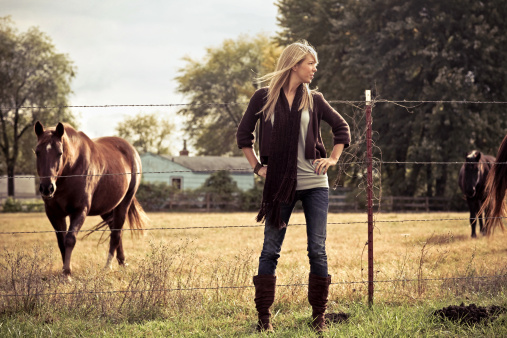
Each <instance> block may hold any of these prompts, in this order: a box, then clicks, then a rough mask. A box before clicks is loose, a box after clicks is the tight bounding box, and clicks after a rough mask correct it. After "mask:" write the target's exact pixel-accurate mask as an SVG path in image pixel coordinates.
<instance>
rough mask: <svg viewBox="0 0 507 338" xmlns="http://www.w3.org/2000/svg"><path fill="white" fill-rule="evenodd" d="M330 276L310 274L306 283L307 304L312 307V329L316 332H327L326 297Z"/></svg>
mask: <svg viewBox="0 0 507 338" xmlns="http://www.w3.org/2000/svg"><path fill="white" fill-rule="evenodd" d="M329 284H331V275H328V276H327V277H320V276H317V275H314V274H312V273H310V277H309V283H308V302H309V303H310V305H311V306H312V327H313V328H314V329H315V331H317V332H323V331H327V325H326V318H325V316H324V314H325V312H326V309H327V297H328V294H329Z"/></svg>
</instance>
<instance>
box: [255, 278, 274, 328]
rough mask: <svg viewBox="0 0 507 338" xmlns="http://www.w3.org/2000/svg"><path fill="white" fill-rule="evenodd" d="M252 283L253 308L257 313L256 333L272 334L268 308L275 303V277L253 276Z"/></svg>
mask: <svg viewBox="0 0 507 338" xmlns="http://www.w3.org/2000/svg"><path fill="white" fill-rule="evenodd" d="M253 283H254V285H255V308H256V309H257V312H259V321H258V322H257V331H259V332H261V331H268V332H273V326H272V325H271V322H270V317H271V311H269V308H270V307H271V305H272V304H273V302H274V301H275V286H276V276H272V275H258V276H254V278H253Z"/></svg>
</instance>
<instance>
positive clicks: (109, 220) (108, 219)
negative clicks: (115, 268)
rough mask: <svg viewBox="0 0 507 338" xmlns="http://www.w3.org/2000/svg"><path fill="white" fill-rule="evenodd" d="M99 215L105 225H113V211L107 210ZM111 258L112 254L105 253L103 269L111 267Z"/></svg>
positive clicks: (110, 227)
mask: <svg viewBox="0 0 507 338" xmlns="http://www.w3.org/2000/svg"><path fill="white" fill-rule="evenodd" d="M100 217H102V220H104V222H106V223H107V225H108V226H109V229H112V226H113V212H112V211H111V212H108V213H107V214H104V215H100ZM113 258H114V254H113V255H111V254H110V253H108V254H107V260H106V265H105V266H104V269H108V268H109V269H111V262H112V261H113Z"/></svg>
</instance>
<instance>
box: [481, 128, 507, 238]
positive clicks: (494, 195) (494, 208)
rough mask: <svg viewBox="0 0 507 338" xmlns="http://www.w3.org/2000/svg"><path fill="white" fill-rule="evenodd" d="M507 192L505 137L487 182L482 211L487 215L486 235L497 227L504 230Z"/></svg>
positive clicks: (506, 142) (506, 148)
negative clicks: (503, 218)
mask: <svg viewBox="0 0 507 338" xmlns="http://www.w3.org/2000/svg"><path fill="white" fill-rule="evenodd" d="M506 190H507V136H505V137H504V139H503V141H502V143H501V144H500V147H499V148H498V153H497V155H496V163H495V164H493V167H492V168H491V171H490V173H489V176H488V179H487V181H486V200H485V201H484V204H483V206H482V209H481V211H484V212H485V215H486V225H485V228H486V234H488V235H489V234H492V233H493V230H494V229H495V228H497V227H501V228H502V229H504V226H503V223H502V217H506V216H507V208H506V205H505V202H504V198H505V191H506Z"/></svg>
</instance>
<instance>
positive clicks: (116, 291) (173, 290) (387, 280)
mask: <svg viewBox="0 0 507 338" xmlns="http://www.w3.org/2000/svg"><path fill="white" fill-rule="evenodd" d="M505 277H507V275H490V276H470V277H445V278H404V279H385V280H374V281H372V282H369V281H367V280H362V281H341V282H332V283H331V285H353V284H369V283H373V284H376V283H398V282H403V283H408V282H410V283H412V282H437V281H448V280H451V281H457V280H474V279H482V280H488V279H499V278H505ZM292 286H308V283H294V284H276V287H292ZM254 287H255V286H254V285H239V286H216V287H195V288H171V289H144V290H111V291H79V292H47V293H34V294H2V295H0V296H2V297H34V296H56V295H58V296H71V295H82V294H117V293H122V294H125V293H145V292H175V291H210V290H212V291H217V290H227V289H251V288H254Z"/></svg>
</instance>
